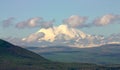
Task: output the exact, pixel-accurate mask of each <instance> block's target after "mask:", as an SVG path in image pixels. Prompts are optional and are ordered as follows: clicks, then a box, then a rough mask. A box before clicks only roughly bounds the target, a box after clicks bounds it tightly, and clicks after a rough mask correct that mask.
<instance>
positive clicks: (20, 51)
mask: <svg viewBox="0 0 120 70" xmlns="http://www.w3.org/2000/svg"><path fill="white" fill-rule="evenodd" d="M81 69H82V70H110V69H114V70H118V69H120V68H119V67H105V66H100V65H96V64H89V63H65V62H63V63H62V62H52V61H50V60H47V59H45V58H43V57H42V56H40V55H38V54H36V53H33V52H31V51H29V50H26V49H24V48H21V47H19V46H15V45H12V44H10V43H9V42H6V41H4V40H1V39H0V70H81Z"/></svg>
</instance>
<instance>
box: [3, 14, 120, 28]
mask: <svg viewBox="0 0 120 70" xmlns="http://www.w3.org/2000/svg"><path fill="white" fill-rule="evenodd" d="M87 21H88V17H85V16H79V15H72V16H70V17H68V18H66V19H63V23H62V24H65V25H67V26H68V27H71V28H85V27H95V26H101V27H102V26H106V25H109V24H114V23H120V15H116V14H106V15H103V16H101V17H97V18H95V19H93V21H91V22H90V23H87ZM54 22H55V20H50V21H45V20H44V19H43V18H42V17H34V18H30V19H27V20H24V21H20V22H18V23H16V24H15V27H16V28H18V29H24V28H36V27H39V28H46V29H47V28H50V27H53V26H54V24H53V23H54ZM13 23H14V18H13V17H11V18H8V19H6V20H3V21H2V24H3V27H4V28H5V27H9V26H11V25H13Z"/></svg>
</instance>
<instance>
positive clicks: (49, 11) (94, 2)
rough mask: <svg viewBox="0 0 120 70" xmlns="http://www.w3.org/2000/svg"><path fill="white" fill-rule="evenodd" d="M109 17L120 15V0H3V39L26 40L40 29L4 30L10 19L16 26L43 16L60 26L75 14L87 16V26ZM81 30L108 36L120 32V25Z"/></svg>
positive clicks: (0, 8) (0, 2)
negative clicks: (18, 38) (97, 19)
mask: <svg viewBox="0 0 120 70" xmlns="http://www.w3.org/2000/svg"><path fill="white" fill-rule="evenodd" d="M106 14H116V15H120V0H0V38H3V37H9V36H12V37H24V36H27V35H29V34H31V33H33V32H36V31H37V30H38V29H39V28H33V29H32V28H31V29H27V28H26V29H17V28H15V27H13V26H11V27H7V28H4V27H2V24H3V23H2V21H3V20H5V19H8V18H10V17H14V18H15V21H14V22H15V23H14V25H15V24H17V23H18V22H20V21H24V20H27V19H29V18H33V17H42V18H44V19H45V20H46V21H50V20H52V19H55V23H54V25H55V26H56V25H60V24H61V23H62V21H63V20H64V19H66V18H68V17H70V16H72V15H79V16H86V17H88V21H87V23H92V21H93V20H94V19H96V18H98V17H101V16H103V15H106ZM80 30H82V31H84V32H85V33H88V34H97V35H99V34H101V35H105V36H108V35H110V34H112V33H120V24H110V25H107V26H102V27H96V26H94V27H90V28H81V29H80Z"/></svg>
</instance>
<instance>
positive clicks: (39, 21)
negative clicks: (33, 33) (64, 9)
mask: <svg viewBox="0 0 120 70" xmlns="http://www.w3.org/2000/svg"><path fill="white" fill-rule="evenodd" d="M53 23H54V20H51V21H44V19H43V18H41V17H35V18H31V19H28V20H26V21H22V22H19V23H17V25H16V28H34V27H41V28H49V27H52V26H53Z"/></svg>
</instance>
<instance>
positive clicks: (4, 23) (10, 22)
mask: <svg viewBox="0 0 120 70" xmlns="http://www.w3.org/2000/svg"><path fill="white" fill-rule="evenodd" d="M14 19H15V18H14V17H10V18H8V19H6V20H3V21H2V24H3V27H4V28H6V27H9V26H11V25H12V24H13V21H14Z"/></svg>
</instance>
